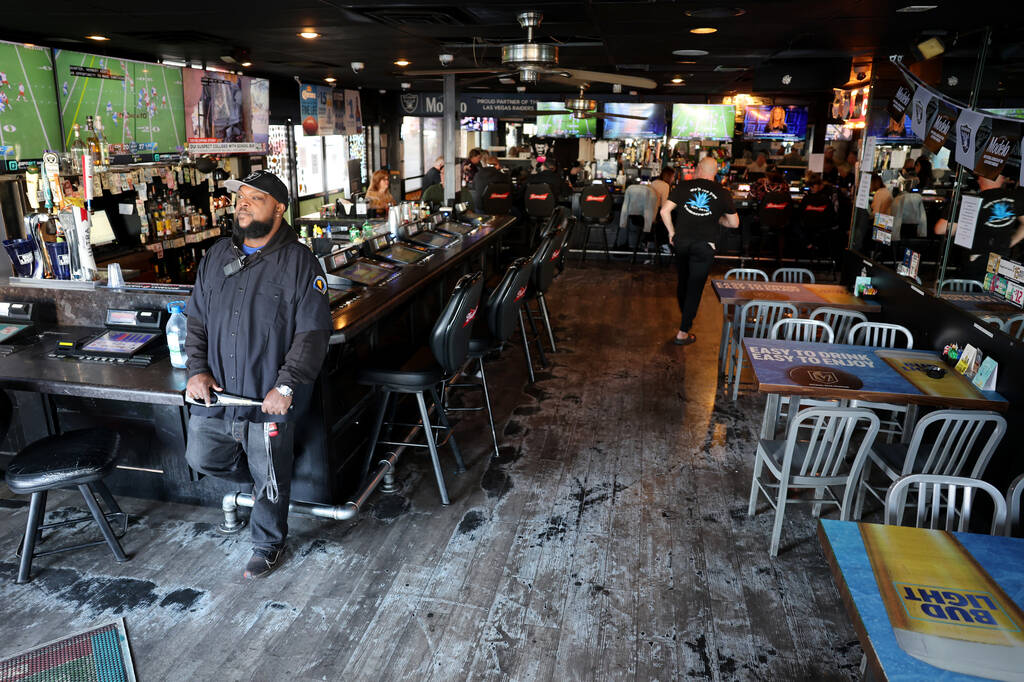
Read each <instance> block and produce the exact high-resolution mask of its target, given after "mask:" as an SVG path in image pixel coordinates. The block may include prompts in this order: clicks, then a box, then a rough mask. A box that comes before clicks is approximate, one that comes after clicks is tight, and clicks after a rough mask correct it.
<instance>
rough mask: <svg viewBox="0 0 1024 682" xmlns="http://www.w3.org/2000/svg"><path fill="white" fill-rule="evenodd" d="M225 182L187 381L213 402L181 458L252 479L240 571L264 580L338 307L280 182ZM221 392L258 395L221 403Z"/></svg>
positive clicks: (253, 177)
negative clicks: (257, 403) (219, 231)
mask: <svg viewBox="0 0 1024 682" xmlns="http://www.w3.org/2000/svg"><path fill="white" fill-rule="evenodd" d="M379 172H383V171H379ZM375 176H376V174H375ZM226 186H227V188H228V189H229V190H230V191H234V192H236V201H235V222H234V233H233V234H232V236H231V238H230V239H221V240H220V241H218V242H217V243H216V244H215V245H214V246H213V247H212V248H211V249H210V251H209V252H208V253H207V254H206V257H205V258H203V260H202V263H200V265H199V273H198V276H197V277H196V284H195V288H194V289H193V291H192V297H191V299H190V300H189V302H188V335H187V337H186V354H187V356H188V365H187V368H188V375H189V379H188V384H187V386H186V388H185V391H186V392H187V394H188V395H189V396H190V397H191V398H193V399H195V400H199V401H202V402H204V403H206V405H207V406H205V407H204V406H193V407H192V411H191V417H190V419H189V423H188V445H187V448H186V451H185V457H186V459H187V460H188V463H189V465H191V467H192V468H193V469H195V470H196V471H199V472H201V473H204V474H207V475H210V476H216V477H218V478H223V479H226V480H229V481H236V482H238V483H251V484H254V488H253V497H254V498H255V505H254V506H253V509H252V516H251V517H250V524H251V526H252V543H253V552H252V558H250V559H249V561H248V563H247V564H246V566H245V572H244V574H243V575H244V577H246V578H257V577H262V576H264V575H266V574H268V573H270V572H271V571H272V570H274V569H275V568H277V566H278V565H279V564H280V563H281V560H282V557H283V553H284V548H285V540H286V538H287V535H288V502H289V499H290V491H291V478H292V466H293V464H294V453H293V446H294V439H295V430H294V424H295V420H296V419H297V418H298V416H299V415H300V414H301V413H302V411H303V410H304V409H306V407H307V406H308V404H309V400H310V395H311V393H312V386H313V382H314V381H315V380H316V377H317V374H319V372H320V367H321V365H323V361H324V358H325V357H326V356H327V344H328V340H329V338H330V330H331V314H330V309H329V307H328V303H327V281H326V279H325V278H324V273H323V270H322V269H321V267H320V265H319V263H318V262H317V260H316V258H314V257H313V253H312V252H311V251H310V250H309V249H308V248H306V246H305V245H303V244H302V243H301V242H299V241H298V240H297V239H296V236H295V231H294V230H293V229H292V227H291V226H290V225H289V224H288V223H287V222H286V221H285V220H284V213H285V209H286V208H287V206H288V189H287V188H286V187H285V185H284V183H283V182H281V181H280V180H279V179H278V178H277V176H275V175H274V174H273V173H270V172H268V171H257V172H255V173H252V174H250V175H248V176H246V177H245V178H244V179H242V180H240V181H239V180H230V181H228V182H227V183H226ZM221 392H223V393H225V394H228V395H233V396H242V397H245V398H250V399H254V400H262V401H263V404H262V406H261V407H218V406H216V404H215V402H216V393H221ZM293 404H294V406H295V409H291V408H292V407H293ZM210 405H212V406H210Z"/></svg>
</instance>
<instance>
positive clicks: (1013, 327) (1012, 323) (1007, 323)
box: [1003, 315, 1024, 341]
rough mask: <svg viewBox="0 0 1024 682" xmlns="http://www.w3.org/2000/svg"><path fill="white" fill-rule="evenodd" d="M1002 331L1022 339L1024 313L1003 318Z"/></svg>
mask: <svg viewBox="0 0 1024 682" xmlns="http://www.w3.org/2000/svg"><path fill="white" fill-rule="evenodd" d="M1003 331H1004V332H1006V333H1007V334H1009V335H1010V336H1012V337H1013V338H1015V339H1017V340H1019V341H1024V315H1014V316H1013V317H1009V318H1007V319H1006V320H1004V321H1003Z"/></svg>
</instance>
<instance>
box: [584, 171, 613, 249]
mask: <svg viewBox="0 0 1024 682" xmlns="http://www.w3.org/2000/svg"><path fill="white" fill-rule="evenodd" d="M612 208H614V202H613V201H612V195H611V193H610V192H609V191H608V186H607V185H605V184H604V183H603V182H601V183H595V184H593V185H588V186H587V187H586V188H584V190H583V192H582V193H581V194H580V215H581V216H582V217H583V252H582V254H581V255H580V263H582V262H583V261H584V260H586V258H587V244H589V243H590V231H591V230H593V229H600V230H601V239H602V240H603V241H604V260H605V262H608V261H610V260H611V253H610V252H609V249H608V231H607V230H606V229H605V228H606V227H607V226H608V224H609V223H611V221H612Z"/></svg>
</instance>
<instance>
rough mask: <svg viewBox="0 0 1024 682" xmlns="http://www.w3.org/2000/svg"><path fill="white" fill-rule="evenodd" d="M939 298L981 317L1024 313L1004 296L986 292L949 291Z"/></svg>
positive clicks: (1009, 315)
mask: <svg viewBox="0 0 1024 682" xmlns="http://www.w3.org/2000/svg"><path fill="white" fill-rule="evenodd" d="M939 298H941V299H942V300H943V301H949V302H950V303H952V304H953V305H955V306H956V307H957V308H960V309H962V310H966V311H968V312H972V313H974V314H975V315H978V316H979V317H980V316H982V315H993V316H995V317H1011V316H1013V315H1020V314H1021V313H1024V310H1021V309H1020V308H1018V307H1017V306H1015V305H1013V304H1012V303H1010V302H1008V301H1007V300H1006V299H1005V298H1003V297H1002V296H996V295H995V294H991V293H988V292H986V291H948V292H946V293H943V294H939Z"/></svg>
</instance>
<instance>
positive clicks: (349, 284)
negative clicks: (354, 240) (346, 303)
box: [320, 245, 401, 300]
mask: <svg viewBox="0 0 1024 682" xmlns="http://www.w3.org/2000/svg"><path fill="white" fill-rule="evenodd" d="M320 263H321V265H323V268H324V272H325V273H326V274H327V285H328V286H329V287H332V288H336V289H341V290H342V291H343V292H345V293H348V294H351V295H352V296H353V297H358V290H359V289H361V288H363V287H375V286H382V285H384V284H386V283H388V282H390V281H391V280H393V279H394V278H395V277H398V275H399V274H400V272H401V271H400V270H399V268H398V266H397V265H392V264H391V263H385V262H383V261H375V260H370V259H369V258H366V257H364V256H363V255H362V246H360V245H356V246H350V247H348V248H345V249H341V250H338V251H332V252H331V253H329V254H327V255H326V256H321V259H320ZM353 289H356V291H353ZM353 300H354V298H353Z"/></svg>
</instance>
